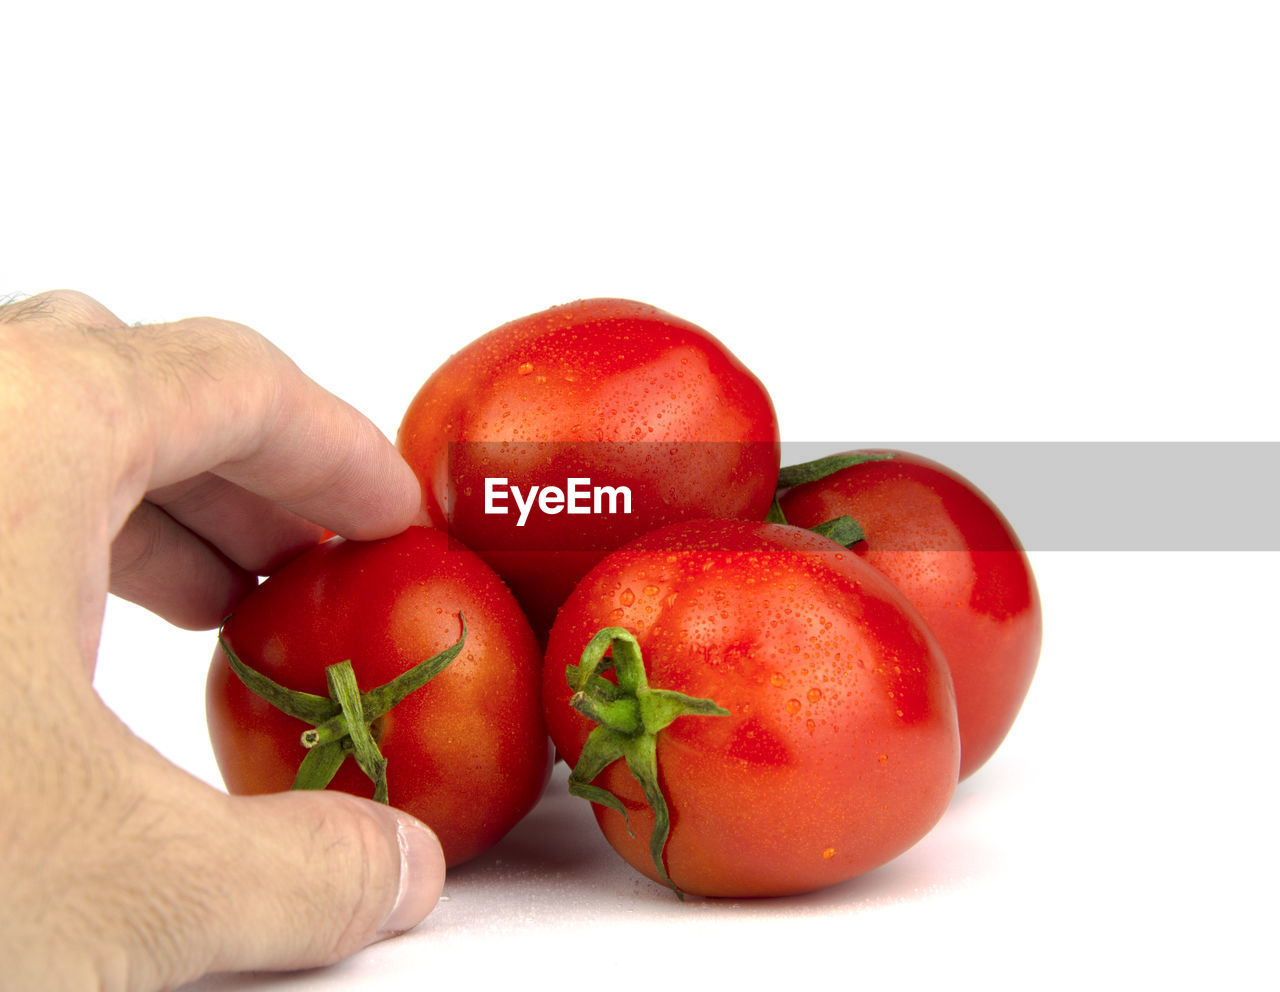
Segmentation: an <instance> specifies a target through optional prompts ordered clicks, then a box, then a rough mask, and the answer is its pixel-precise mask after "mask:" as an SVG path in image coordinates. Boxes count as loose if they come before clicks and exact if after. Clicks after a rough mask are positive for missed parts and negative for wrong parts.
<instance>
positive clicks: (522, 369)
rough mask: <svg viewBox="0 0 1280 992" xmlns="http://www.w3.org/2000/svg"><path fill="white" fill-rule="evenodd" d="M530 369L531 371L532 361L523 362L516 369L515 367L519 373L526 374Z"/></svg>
mask: <svg viewBox="0 0 1280 992" xmlns="http://www.w3.org/2000/svg"><path fill="white" fill-rule="evenodd" d="M532 371H533V362H525V363H524V364H523V365H521V366H520V367H519V368H518V369H516V372H517V373H518V374H519V375H528V374H529V373H530V372H532Z"/></svg>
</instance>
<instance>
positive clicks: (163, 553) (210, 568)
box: [110, 502, 257, 630]
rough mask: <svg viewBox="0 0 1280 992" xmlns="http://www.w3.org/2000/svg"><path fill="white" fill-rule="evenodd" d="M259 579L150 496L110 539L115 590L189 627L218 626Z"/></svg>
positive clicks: (112, 581)
mask: <svg viewBox="0 0 1280 992" xmlns="http://www.w3.org/2000/svg"><path fill="white" fill-rule="evenodd" d="M256 585H257V578H256V576H255V575H254V574H253V573H252V572H250V571H247V570H246V569H244V568H241V567H240V566H238V565H237V564H236V563H235V562H233V561H231V560H230V559H228V558H227V557H226V556H225V555H223V554H222V553H221V552H219V551H218V550H217V549H216V548H215V547H213V546H212V545H211V544H209V542H207V541H205V540H203V539H202V538H200V537H199V536H198V535H196V534H194V533H192V532H191V531H190V530H188V529H187V528H186V527H184V526H183V525H182V524H180V523H178V522H177V521H176V520H174V519H173V518H172V517H170V516H169V515H168V514H167V513H165V511H164V510H162V509H161V508H160V507H158V506H156V505H154V504H153V503H150V502H143V503H140V504H138V506H137V507H136V508H135V509H134V511H133V513H131V514H130V515H129V519H128V520H127V521H126V522H125V525H124V526H123V527H122V528H121V529H120V532H119V534H117V535H116V537H115V540H114V541H112V544H111V579H110V590H111V592H113V593H114V594H115V595H117V596H119V597H120V598H121V599H127V600H128V601H129V602H131V603H137V604H138V605H139V606H143V607H145V608H147V609H148V610H150V611H151V612H153V613H156V614H158V615H159V616H162V617H164V618H165V619H166V620H168V621H169V622H170V623H172V624H174V625H176V626H178V627H184V628H186V629H188V630H207V629H209V628H212V627H216V626H218V624H219V623H221V622H222V621H223V620H224V619H225V618H226V616H227V614H228V613H230V612H231V611H232V609H233V608H234V607H235V605H236V604H237V603H238V602H240V600H241V599H243V598H244V597H245V596H247V595H248V594H249V593H250V592H251V591H252V590H253V588H254V587H255V586H256Z"/></svg>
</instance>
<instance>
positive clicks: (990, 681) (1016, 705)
mask: <svg viewBox="0 0 1280 992" xmlns="http://www.w3.org/2000/svg"><path fill="white" fill-rule="evenodd" d="M879 454H889V455H891V456H892V457H889V458H887V459H884V460H878V461H866V462H862V463H861V464H857V465H853V466H850V467H848V468H844V469H841V470H839V471H837V472H835V473H834V474H832V475H828V476H826V477H825V478H822V479H819V480H817V481H815V482H808V483H805V484H803V485H798V486H795V487H794V488H792V489H790V490H788V491H787V492H786V493H784V494H783V495H782V498H781V500H780V503H781V505H782V511H783V513H784V515H785V516H786V519H787V522H788V523H792V524H795V525H796V526H798V527H812V526H814V525H816V524H818V523H821V522H823V521H825V520H830V519H832V518H834V517H838V516H840V515H842V514H847V515H849V516H851V517H853V518H854V519H855V520H856V521H857V522H858V523H859V524H860V525H861V527H862V530H863V532H864V533H865V535H866V540H865V541H864V542H859V543H858V544H855V545H854V546H853V550H854V551H855V552H856V553H857V555H858V556H859V557H860V558H862V559H863V560H865V561H866V562H868V563H869V564H871V565H874V566H875V567H876V569H877V570H879V571H880V572H882V573H884V574H885V575H886V576H888V577H889V579H891V580H892V581H893V583H894V585H896V586H897V587H898V588H899V589H901V590H902V592H903V593H904V594H905V595H906V597H907V598H908V599H909V600H911V602H912V603H913V604H914V605H915V606H916V608H917V609H918V610H919V611H920V613H921V614H922V615H923V616H924V619H925V621H926V622H927V623H928V624H929V627H930V629H931V630H932V631H933V633H934V635H935V636H936V637H937V639H938V643H939V644H940V645H941V646H942V650H943V654H945V655H946V658H947V664H948V666H949V667H950V669H951V679H952V682H953V683H954V685H955V692H956V708H957V711H958V713H959V717H960V743H961V764H960V777H961V778H962V779H963V778H966V777H968V776H969V775H972V774H973V773H974V772H975V771H977V769H978V768H979V767H980V766H981V765H982V764H983V763H984V762H986V760H987V759H988V758H990V757H991V755H992V754H993V753H995V750H996V748H998V747H999V746H1000V743H1001V741H1003V740H1004V738H1005V735H1006V734H1007V733H1008V732H1009V728H1010V727H1011V726H1013V721H1014V718H1015V717H1016V716H1017V715H1018V710H1019V709H1020V708H1021V706H1022V701H1023V699H1024V698H1025V697H1026V695H1027V690H1028V689H1029V688H1030V686H1031V678H1032V676H1033V675H1034V674H1035V670H1036V663H1037V661H1038V660H1039V657H1040V638H1041V628H1042V621H1041V612H1040V596H1039V592H1038V591H1037V589H1036V582H1035V577H1034V575H1033V574H1032V571H1031V564H1030V562H1029V561H1028V559H1027V555H1026V552H1025V551H1024V550H1023V548H1022V545H1021V543H1020V542H1019V541H1018V538H1017V536H1016V535H1015V534H1014V532H1013V528H1012V527H1010V526H1009V522H1008V521H1007V520H1006V519H1005V518H1004V516H1003V515H1002V514H1001V513H1000V511H999V510H998V509H996V507H995V506H994V505H992V503H991V501H990V500H988V499H987V497H986V496H984V495H983V494H982V493H981V492H979V491H978V490H977V489H976V488H975V487H974V486H973V484H972V483H970V482H969V481H968V480H966V479H964V478H962V477H961V476H959V475H957V474H956V473H955V472H953V471H951V470H950V469H948V468H946V467H944V466H942V465H939V464H938V463H937V462H934V461H931V460H929V459H927V458H922V457H921V456H919V455H913V454H908V453H906V452H900V451H899V452H880V453H879Z"/></svg>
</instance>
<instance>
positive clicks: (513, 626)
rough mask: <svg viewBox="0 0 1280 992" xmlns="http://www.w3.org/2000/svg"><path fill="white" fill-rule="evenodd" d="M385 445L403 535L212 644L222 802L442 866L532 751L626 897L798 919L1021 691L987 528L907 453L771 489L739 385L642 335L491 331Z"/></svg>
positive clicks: (908, 830) (753, 411) (655, 320)
mask: <svg viewBox="0 0 1280 992" xmlns="http://www.w3.org/2000/svg"><path fill="white" fill-rule="evenodd" d="M397 444H398V446H399V448H400V450H401V452H402V454H403V455H404V457H405V459H406V460H407V461H408V463H409V464H410V465H411V466H412V468H413V469H414V471H415V472H416V473H417V475H418V478H419V481H420V482H421V485H422V491H423V517H422V521H421V524H420V525H417V526H414V527H411V528H409V530H407V531H405V532H404V533H403V534H400V535H398V536H396V537H393V538H389V539H387V540H385V541H374V542H367V543H357V542H351V541H344V540H343V539H341V538H331V539H330V540H328V541H326V542H325V543H323V544H320V545H318V546H316V547H315V548H312V549H310V550H309V551H307V552H305V553H304V554H302V555H301V556H299V557H298V558H296V559H295V560H294V561H292V562H290V563H288V564H286V565H285V566H283V567H282V568H280V569H279V570H278V571H277V572H275V573H274V574H273V575H271V576H269V577H268V578H267V579H266V580H265V581H264V582H263V583H262V584H261V585H260V586H259V587H258V589H257V590H255V591H254V592H253V593H252V594H250V595H249V596H248V597H247V598H246V599H245V600H244V601H243V602H242V603H241V604H240V605H239V607H238V608H237V609H236V611H235V612H234V613H233V614H232V616H231V617H230V618H228V620H227V622H226V623H225V625H224V627H223V630H222V631H221V633H220V636H219V643H218V647H217V649H216V651H215V653H214V659H213V663H212V665H211V668H210V674H209V683H208V713H209V724H210V731H211V735H212V739H213V743H214V752H215V755H216V757H217V760H218V764H219V767H220V769H221V770H222V773H223V777H224V778H225V780H226V783H227V786H228V788H229V789H230V790H231V791H233V792H269V791H277V790H281V789H286V788H289V787H291V786H292V787H293V788H324V787H329V786H331V787H333V788H337V789H343V790H346V791H349V792H352V793H355V794H358V795H365V796H369V797H371V798H374V799H378V800H380V801H383V802H389V803H392V804H394V805H396V806H399V807H401V808H403V809H405V810H407V811H409V812H410V813H413V814H414V815H415V816H418V817H419V818H421V819H422V820H424V821H425V822H426V823H428V824H429V825H431V826H432V827H433V828H434V829H435V831H436V832H437V834H438V835H439V836H440V838H441V842H442V844H443V846H444V849H445V853H446V859H447V861H448V863H449V864H450V865H454V864H458V863H461V862H462V861H465V860H467V859H468V858H471V857H474V856H475V855H477V854H479V853H481V852H482V851H484V850H486V849H488V848H489V847H490V846H492V845H493V844H494V843H496V842H497V841H498V840H499V839H501V837H502V836H504V835H505V834H506V833H507V832H508V831H509V830H510V829H511V827H512V826H514V825H515V824H516V823H517V822H518V821H519V820H520V819H521V818H522V817H523V816H524V815H525V814H526V813H527V812H528V811H529V810H530V809H531V808H532V807H533V805H534V804H535V803H536V802H537V799H538V797H539V795H540V794H541V792H542V790H543V788H544V787H545V785H546V782H547V780H548V776H549V774H550V768H551V762H552V756H551V749H550V747H549V744H551V745H554V750H555V752H556V753H558V755H559V756H560V757H561V758H563V759H564V760H565V761H566V762H567V763H568V764H569V766H570V767H571V769H572V770H571V772H570V774H569V789H570V791H571V792H572V793H573V794H575V795H577V796H581V797H582V798H583V799H585V800H587V801H589V802H590V804H591V808H592V810H593V812H594V814H595V817H596V820H597V823H598V824H599V827H600V830H601V831H602V833H603V834H604V836H605V838H606V839H607V840H608V842H609V843H610V844H611V845H612V846H613V848H614V849H615V850H617V851H618V853H619V854H620V855H621V856H622V857H624V858H625V859H626V860H627V861H628V862H629V863H630V864H631V865H632V866H633V867H635V868H636V869H637V870H638V871H640V872H641V873H643V874H645V875H647V876H648V877H649V878H651V879H653V880H654V881H656V882H658V883H660V884H663V885H667V886H669V887H670V888H672V889H673V890H674V891H675V892H676V893H677V894H679V895H681V896H682V897H683V895H684V894H685V893H693V894H698V895H706V896H729V897H747V896H776V895H786V894H795V893H802V892H808V891H812V890H815V889H819V888H823V887H825V886H829V885H833V884H835V883H837V882H841V881H844V880H845V879H848V878H852V877H854V876H856V875H859V874H861V873H863V872H866V871H869V870H871V869H873V868H875V867H877V866H879V865H882V864H884V863H885V862H887V861H889V860H890V859H892V858H893V857H895V856H897V855H898V854H900V853H901V852H903V851H904V850H906V849H907V848H909V847H910V846H912V845H913V844H915V843H916V842H917V841H918V840H919V839H920V838H922V837H923V836H924V835H925V834H926V833H927V832H928V831H929V830H930V829H932V827H933V826H934V824H936V823H937V821H938V820H939V819H940V818H941V817H942V815H943V813H944V811H945V810H946V808H947V805H948V803H949V802H950V799H951V797H952V794H953V793H954V791H955V788H956V785H957V783H958V781H960V780H961V779H963V778H965V777H967V776H969V775H971V774H973V772H975V771H976V770H977V769H978V768H979V767H980V766H981V765H982V764H983V763H984V762H986V761H987V760H988V759H989V758H990V757H991V755H992V754H993V753H994V752H995V750H996V748H997V747H998V746H999V745H1000V743H1001V742H1002V741H1003V740H1004V737H1005V735H1006V734H1007V733H1008V731H1009V729H1010V727H1011V725H1012V724H1013V721H1014V718H1015V717H1016V715H1017V713H1018V710H1019V708H1020V706H1021V704H1022V701H1023V698H1024V697H1025V695H1026V693H1027V690H1028V687H1029V685H1030V682H1031V678H1032V676H1033V674H1034V671H1035V667H1036V663H1037V660H1038V657H1039V651H1040V637H1041V612H1040V603H1039V596H1038V593H1037V590H1036V584H1035V579H1034V576H1033V575H1032V572H1031V568H1030V565H1029V562H1028V559H1027V555H1026V553H1025V551H1024V550H1023V548H1022V546H1021V544H1020V543H1019V541H1018V538H1017V536H1016V535H1015V534H1014V532H1013V530H1012V528H1011V527H1010V526H1009V523H1008V521H1007V520H1006V519H1005V518H1004V517H1003V515H1002V514H1001V513H1000V511H999V510H998V509H997V508H996V507H995V506H993V505H992V503H991V502H990V500H988V499H987V498H986V497H985V496H984V495H983V494H982V493H981V492H979V491H978V490H977V489H976V488H975V487H974V486H973V485H972V484H971V483H969V482H968V481H967V480H965V479H964V478H962V477H961V476H959V475H958V474H957V473H955V472H954V471H952V470H951V469H949V468H947V467H945V466H943V465H940V464H937V463H936V462H933V461H930V460H928V459H925V458H922V457H920V456H918V455H915V454H912V453H909V452H903V451H887V450H880V451H866V450H863V451H858V450H855V451H849V452H844V453H842V454H839V455H834V456H830V457H827V458H823V459H819V460H818V461H815V462H809V463H806V464H804V465H798V466H788V467H785V468H781V467H780V459H779V452H780V439H779V436H778V426H777V418H776V415H775V412H774V408H773V404H772V401H771V400H770V398H769V395H768V393H767V392H766V390H765V388H764V386H763V385H762V384H761V382H760V380H759V379H757V378H756V376H755V375H753V374H752V373H751V372H750V371H749V370H748V369H747V368H746V367H745V366H743V364H742V363H741V362H740V361H738V360H737V359H736V358H735V357H734V356H733V355H732V354H731V353H730V352H729V351H728V349H727V348H726V347H725V346H724V345H723V344H722V343H721V342H720V341H718V340H717V339H716V338H714V337H712V336H711V335H710V334H708V333H707V332H706V331H704V330H703V329H702V328H700V327H697V326H696V325H694V324H691V323H689V322H688V321H685V320H681V319H680V318H678V317H675V316H673V315H671V314H668V313H665V312H663V311H661V310H657V309H655V308H653V307H650V306H646V305H643V304H639V303H635V302H631V301H627V300H612V299H598V300H582V301H578V302H576V303H571V304H567V305H565V306H560V307H553V308H552V309H550V310H547V311H544V312H542V313H538V314H533V315H531V316H528V317H524V318H521V319H519V320H515V321H512V322H511V323H508V324H505V325H503V326H502V327H499V328H497V329H496V330H493V331H491V332H489V333H488V334H486V335H483V336H482V337H480V338H478V339H477V340H475V341H473V342H472V343H471V344H469V345H467V346H466V347H464V348H463V349H462V350H461V351H459V352H457V353H456V354H454V355H453V356H452V357H450V358H449V359H448V361H446V362H445V363H444V365H442V366H441V367H440V369H439V370H438V371H436V372H435V373H434V374H432V375H431V376H430V377H429V378H428V379H427V380H426V382H425V383H424V385H423V386H422V388H421V390H420V391H419V392H418V394H417V395H416V396H415V397H414V398H413V400H412V402H411V403H410V404H409V406H408V408H407V410H406V412H405V415H404V419H403V422H402V423H401V426H400V430H399V433H398V436H397Z"/></svg>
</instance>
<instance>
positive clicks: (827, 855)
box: [822, 847, 836, 861]
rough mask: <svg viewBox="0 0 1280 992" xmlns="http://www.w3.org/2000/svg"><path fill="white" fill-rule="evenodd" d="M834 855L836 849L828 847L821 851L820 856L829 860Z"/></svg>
mask: <svg viewBox="0 0 1280 992" xmlns="http://www.w3.org/2000/svg"><path fill="white" fill-rule="evenodd" d="M835 856H836V849H835V848H834V847H828V848H827V849H826V850H825V851H823V852H822V857H823V858H824V859H825V860H827V861H830V860H831V859H832V858H834V857H835Z"/></svg>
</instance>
